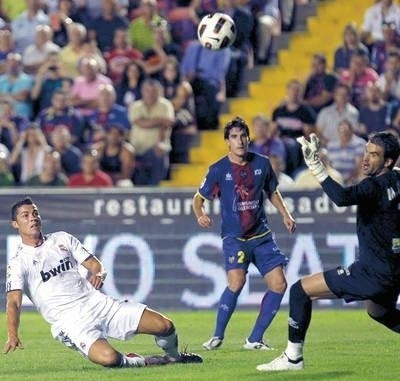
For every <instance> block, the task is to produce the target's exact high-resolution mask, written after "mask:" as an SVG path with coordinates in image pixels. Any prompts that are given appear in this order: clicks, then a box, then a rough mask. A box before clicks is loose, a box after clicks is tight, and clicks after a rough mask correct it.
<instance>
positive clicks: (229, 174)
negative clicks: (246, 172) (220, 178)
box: [225, 172, 233, 181]
mask: <svg viewBox="0 0 400 381" xmlns="http://www.w3.org/2000/svg"><path fill="white" fill-rule="evenodd" d="M232 180H233V178H232V174H231V173H229V172H228V173H226V174H225V181H232Z"/></svg>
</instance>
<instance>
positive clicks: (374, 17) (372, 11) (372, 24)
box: [361, 0, 400, 46]
mask: <svg viewBox="0 0 400 381" xmlns="http://www.w3.org/2000/svg"><path fill="white" fill-rule="evenodd" d="M384 22H394V23H395V24H396V29H397V30H400V8H399V6H398V5H397V4H396V3H395V2H394V1H393V0H380V1H378V2H376V4H374V5H372V6H371V7H369V8H368V9H367V10H366V11H365V13H364V22H363V25H362V28H361V40H362V42H364V43H365V44H366V45H367V46H369V45H372V44H373V43H374V42H376V41H379V40H383V31H382V25H383V23H384Z"/></svg>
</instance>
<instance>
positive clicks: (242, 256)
mask: <svg viewBox="0 0 400 381" xmlns="http://www.w3.org/2000/svg"><path fill="white" fill-rule="evenodd" d="M237 257H238V260H237V263H244V260H245V259H246V254H245V253H244V251H242V250H240V251H238V253H237Z"/></svg>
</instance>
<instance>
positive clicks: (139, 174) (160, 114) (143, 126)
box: [129, 78, 175, 185]
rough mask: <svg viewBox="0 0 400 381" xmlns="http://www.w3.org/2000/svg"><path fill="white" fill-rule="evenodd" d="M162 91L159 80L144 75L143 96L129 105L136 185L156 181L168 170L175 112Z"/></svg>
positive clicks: (162, 178)
mask: <svg viewBox="0 0 400 381" xmlns="http://www.w3.org/2000/svg"><path fill="white" fill-rule="evenodd" d="M161 92H162V87H161V84H160V83H159V82H158V81H156V80H154V79H149V78H148V79H145V80H144V81H143V84H142V87H141V94H142V99H141V100H138V101H135V102H133V103H132V104H131V105H130V107H129V118H130V121H131V123H132V125H133V127H132V129H131V135H130V142H131V143H132V145H133V146H134V148H135V152H136V170H135V174H134V178H133V182H134V184H135V185H158V184H159V183H160V181H161V180H164V179H165V177H166V174H167V171H168V167H169V152H170V150H171V141H170V135H171V128H172V125H173V123H174V120H175V113H174V106H173V105H172V103H171V101H169V100H168V99H166V98H164V97H163V96H161Z"/></svg>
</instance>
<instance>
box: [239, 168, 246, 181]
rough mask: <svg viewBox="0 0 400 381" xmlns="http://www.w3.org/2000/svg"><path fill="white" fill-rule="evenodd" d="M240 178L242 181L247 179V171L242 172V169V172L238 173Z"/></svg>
mask: <svg viewBox="0 0 400 381" xmlns="http://www.w3.org/2000/svg"><path fill="white" fill-rule="evenodd" d="M240 177H241V178H242V179H244V178H245V177H247V171H246V170H244V169H242V170H241V171H240Z"/></svg>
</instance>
